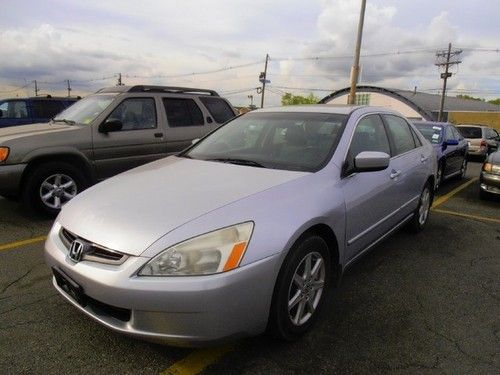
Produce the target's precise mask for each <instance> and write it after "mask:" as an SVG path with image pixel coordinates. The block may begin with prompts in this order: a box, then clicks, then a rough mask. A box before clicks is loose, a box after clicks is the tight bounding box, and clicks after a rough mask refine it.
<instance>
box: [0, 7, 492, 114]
mask: <svg viewBox="0 0 500 375" xmlns="http://www.w3.org/2000/svg"><path fill="white" fill-rule="evenodd" d="M367 4H368V5H367V9H366V19H365V29H364V35H363V45H362V54H363V55H364V56H363V57H362V59H361V65H362V74H361V82H360V83H362V84H373V85H380V86H385V87H391V88H398V89H413V88H414V87H415V86H417V87H418V89H419V90H422V91H426V92H437V90H438V89H439V88H440V87H441V80H440V79H439V70H438V68H437V67H436V66H435V65H434V63H435V60H436V58H435V52H436V51H437V50H440V49H444V48H446V47H447V45H448V42H452V43H453V46H456V47H457V48H460V49H462V50H463V52H462V54H461V55H460V58H461V60H462V61H463V62H462V64H460V65H459V66H458V67H453V69H452V71H453V72H454V73H456V75H454V76H453V77H452V78H451V79H450V80H449V87H450V90H451V91H450V94H451V95H457V94H459V93H467V94H471V95H474V96H481V97H485V98H496V97H500V52H499V51H498V49H499V48H500V40H499V38H498V37H499V35H500V26H498V19H500V2H499V1H498V0H474V1H471V0H467V1H466V0H419V1H409V0H367ZM359 8H360V0H286V1H282V0H270V1H264V0H211V1H203V0H183V1H173V0H163V1H149V0H141V1H137V0H134V1H128V0H121V1H105V0H104V1H103V0H99V1H97V0H86V1H78V2H77V1H68V0H45V1H40V0H38V1H37V0H21V1H20V0H2V4H1V6H0V9H1V14H2V16H1V17H0V51H1V53H0V97H12V96H16V95H19V96H22V95H27V94H29V95H32V94H33V84H32V81H33V80H35V79H36V80H37V81H38V82H39V87H40V90H41V92H42V93H50V94H64V93H65V85H66V83H65V82H64V81H65V80H67V79H69V80H70V82H71V86H72V88H73V94H81V95H85V94H88V93H90V92H93V91H96V90H97V89H99V88H101V87H105V86H110V85H114V84H116V75H117V73H122V77H123V82H124V83H125V84H163V85H184V86H197V87H207V88H213V89H215V90H217V91H219V92H221V93H223V94H225V95H226V96H227V97H228V98H229V99H230V100H231V101H232V102H233V104H234V105H246V104H248V103H249V98H248V95H251V94H253V95H254V100H256V101H258V100H259V98H258V94H257V93H256V91H255V87H257V86H259V82H258V75H259V72H261V71H262V70H263V67H264V59H265V55H266V54H267V53H268V54H269V56H270V63H269V75H268V78H269V79H270V80H271V84H270V86H269V89H270V90H269V93H268V95H266V104H268V105H277V104H279V102H280V95H281V94H282V93H283V92H285V91H287V92H293V93H294V94H308V93H310V92H313V93H314V94H315V95H316V96H318V97H323V96H326V95H327V94H328V93H329V92H331V91H334V90H336V89H339V88H343V87H345V86H347V84H348V81H349V80H348V78H349V70H350V66H351V65H352V57H351V55H352V53H353V49H354V43H355V32H356V28H357V20H358V15H359ZM23 86H25V87H24V88H23V89H19V88H20V87H23ZM14 90H17V91H14ZM322 90H323V91H322Z"/></svg>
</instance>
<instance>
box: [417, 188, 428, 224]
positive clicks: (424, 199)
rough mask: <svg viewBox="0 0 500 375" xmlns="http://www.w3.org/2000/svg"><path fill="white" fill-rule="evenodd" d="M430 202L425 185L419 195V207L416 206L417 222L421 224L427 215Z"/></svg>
mask: <svg viewBox="0 0 500 375" xmlns="http://www.w3.org/2000/svg"><path fill="white" fill-rule="evenodd" d="M430 203H431V193H430V192H429V188H428V187H427V186H426V187H425V189H424V191H423V192H422V195H421V197H420V207H419V208H418V223H419V224H420V225H421V226H423V225H424V224H425V222H426V221H427V217H428V216H429V209H430Z"/></svg>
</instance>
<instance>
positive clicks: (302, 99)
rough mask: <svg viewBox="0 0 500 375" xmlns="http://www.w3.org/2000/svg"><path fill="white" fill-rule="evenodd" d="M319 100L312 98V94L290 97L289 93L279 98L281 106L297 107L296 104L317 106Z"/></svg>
mask: <svg viewBox="0 0 500 375" xmlns="http://www.w3.org/2000/svg"><path fill="white" fill-rule="evenodd" d="M318 102H319V98H317V97H316V96H314V95H313V94H312V93H311V94H309V95H308V96H300V95H292V93H290V92H286V93H285V95H283V96H282V97H281V105H297V104H317V103H318Z"/></svg>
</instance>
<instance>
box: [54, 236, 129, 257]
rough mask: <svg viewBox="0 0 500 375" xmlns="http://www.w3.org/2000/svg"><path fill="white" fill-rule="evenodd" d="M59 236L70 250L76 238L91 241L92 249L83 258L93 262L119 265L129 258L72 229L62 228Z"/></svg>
mask: <svg viewBox="0 0 500 375" xmlns="http://www.w3.org/2000/svg"><path fill="white" fill-rule="evenodd" d="M59 237H60V238H61V241H62V242H63V244H64V246H65V247H66V250H68V251H69V248H70V246H71V244H72V243H73V241H74V240H76V239H81V240H83V241H86V242H89V243H90V249H89V251H87V252H86V253H85V254H84V255H83V258H82V260H88V261H91V262H97V263H106V264H114V265H119V264H122V263H123V262H125V260H127V258H128V256H127V255H125V254H123V253H119V252H117V251H114V250H111V249H107V248H105V247H103V246H100V245H96V244H94V243H92V242H90V241H88V240H86V239H85V238H82V237H78V236H77V235H75V234H74V233H71V232H70V231H68V230H66V229H65V228H61V231H60V232H59Z"/></svg>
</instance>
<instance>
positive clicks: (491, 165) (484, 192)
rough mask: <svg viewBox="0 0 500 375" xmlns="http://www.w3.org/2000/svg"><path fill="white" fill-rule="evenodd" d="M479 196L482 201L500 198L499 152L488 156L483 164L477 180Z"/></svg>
mask: <svg viewBox="0 0 500 375" xmlns="http://www.w3.org/2000/svg"><path fill="white" fill-rule="evenodd" d="M479 195H480V197H481V198H482V199H486V198H490V197H492V196H497V197H498V196H500V150H497V151H495V152H493V153H491V154H489V155H488V156H487V158H486V160H485V161H484V163H483V168H482V169H481V176H480V178H479Z"/></svg>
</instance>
